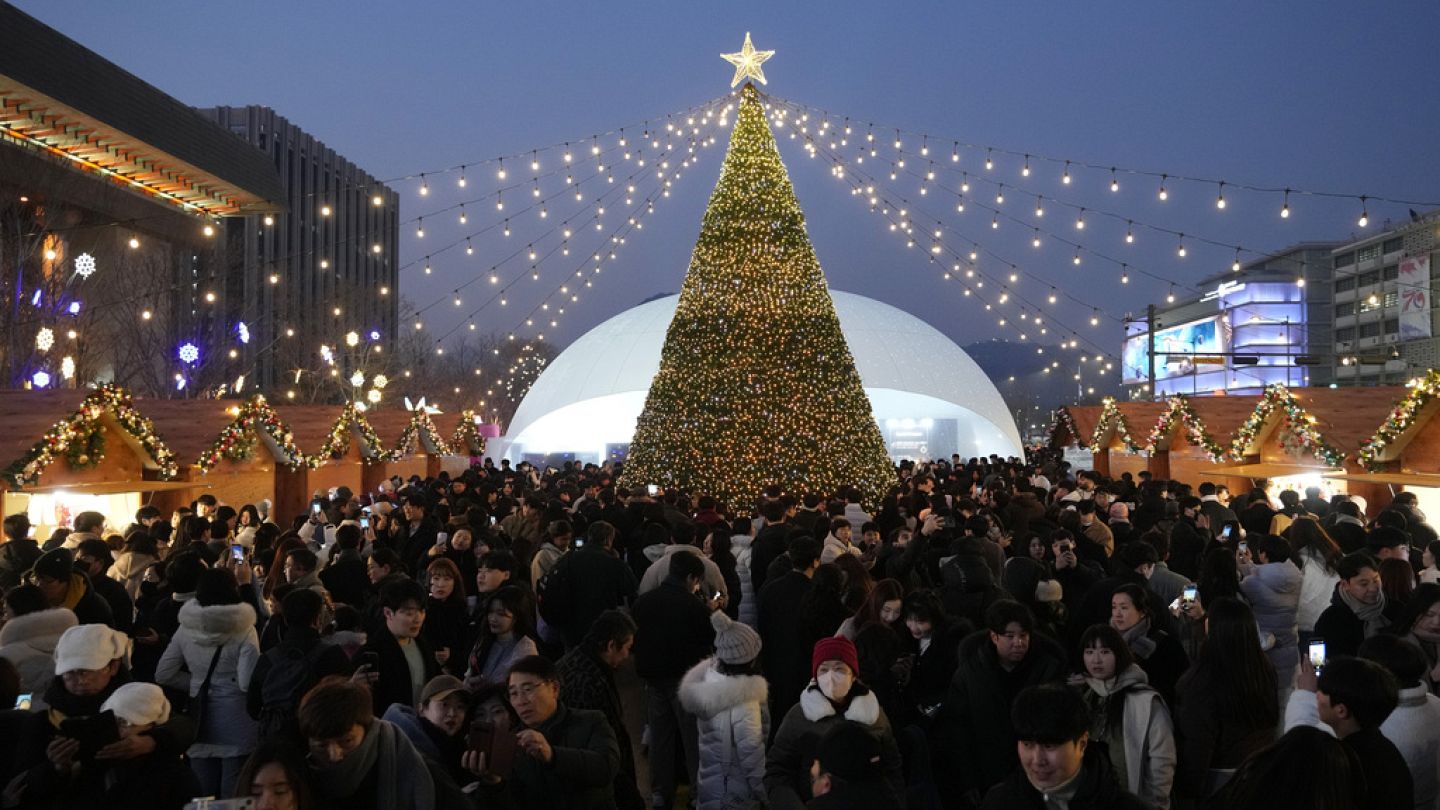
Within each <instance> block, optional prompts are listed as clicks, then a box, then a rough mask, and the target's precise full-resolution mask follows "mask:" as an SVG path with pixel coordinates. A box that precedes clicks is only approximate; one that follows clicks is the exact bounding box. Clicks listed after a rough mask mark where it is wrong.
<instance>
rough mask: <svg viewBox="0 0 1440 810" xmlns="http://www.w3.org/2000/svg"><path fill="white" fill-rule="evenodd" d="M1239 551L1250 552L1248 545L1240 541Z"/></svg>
mask: <svg viewBox="0 0 1440 810" xmlns="http://www.w3.org/2000/svg"><path fill="white" fill-rule="evenodd" d="M1240 550H1241V551H1249V550H1250V544H1249V543H1247V542H1245V541H1244V540H1241V541H1240Z"/></svg>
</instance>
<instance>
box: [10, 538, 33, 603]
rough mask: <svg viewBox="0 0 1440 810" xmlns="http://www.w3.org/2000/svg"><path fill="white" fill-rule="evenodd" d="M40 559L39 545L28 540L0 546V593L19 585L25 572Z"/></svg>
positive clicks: (23, 539)
mask: <svg viewBox="0 0 1440 810" xmlns="http://www.w3.org/2000/svg"><path fill="white" fill-rule="evenodd" d="M38 559H40V544H39V543H36V542H35V541H34V540H30V539H28V538H21V539H20V540H9V541H7V542H5V543H4V544H3V545H0V592H3V591H8V590H10V589H11V588H13V587H15V586H16V585H19V584H20V578H21V577H23V576H25V572H26V571H29V570H30V569H31V568H34V567H35V561H36V560H38Z"/></svg>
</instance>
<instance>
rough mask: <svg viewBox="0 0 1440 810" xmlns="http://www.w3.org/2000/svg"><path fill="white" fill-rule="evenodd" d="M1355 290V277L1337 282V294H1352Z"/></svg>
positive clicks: (1348, 277)
mask: <svg viewBox="0 0 1440 810" xmlns="http://www.w3.org/2000/svg"><path fill="white" fill-rule="evenodd" d="M1353 289H1355V277H1354V276H1345V277H1344V278H1341V279H1337V280H1336V281H1335V292H1337V293H1342V292H1350V291H1351V290H1353Z"/></svg>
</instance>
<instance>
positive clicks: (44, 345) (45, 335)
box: [35, 326, 55, 352]
mask: <svg viewBox="0 0 1440 810" xmlns="http://www.w3.org/2000/svg"><path fill="white" fill-rule="evenodd" d="M54 345H55V331H54V330H53V329H51V328H50V327H48V326H42V327H40V331H39V332H36V333H35V348H37V349H39V350H40V351H42V352H48V351H50V347H51V346H54Z"/></svg>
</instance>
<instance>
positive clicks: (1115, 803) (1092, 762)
mask: <svg viewBox="0 0 1440 810" xmlns="http://www.w3.org/2000/svg"><path fill="white" fill-rule="evenodd" d="M1011 747H1012V748H1013V747H1014V746H1011ZM1076 779H1077V781H1078V787H1077V789H1076V791H1075V795H1074V796H1073V797H1071V799H1070V805H1069V806H1070V810H1145V808H1147V807H1149V805H1147V804H1146V803H1145V802H1143V801H1141V800H1140V799H1139V798H1137V797H1136V796H1134V795H1133V794H1131V793H1129V792H1127V791H1126V790H1125V789H1124V788H1123V787H1121V786H1120V780H1119V779H1117V778H1116V777H1115V769H1114V768H1113V767H1112V766H1111V765H1110V761H1109V759H1108V758H1107V757H1106V756H1105V755H1104V754H1102V753H1100V751H1099V749H1097V748H1095V747H1094V746H1090V747H1088V748H1086V749H1085V758H1084V760H1083V761H1082V762H1081V764H1080V775H1079V776H1077V777H1076ZM980 810H1045V797H1044V796H1043V795H1041V793H1040V791H1038V790H1036V789H1035V786H1034V785H1032V784H1030V779H1029V778H1028V777H1026V776H1025V771H1024V770H1023V769H1021V768H1019V767H1016V769H1015V771H1014V772H1013V773H1011V774H1010V775H1009V776H1008V777H1007V778H1006V779H1005V781H1003V782H1001V783H1000V784H998V785H996V786H995V787H993V788H991V789H990V792H989V793H987V794H985V801H984V802H983V803H982V804H981V805H980Z"/></svg>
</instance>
